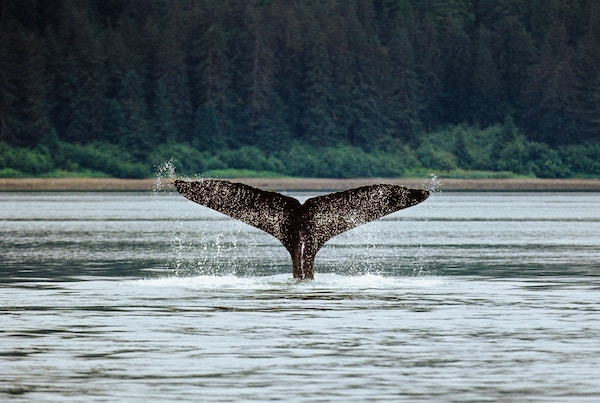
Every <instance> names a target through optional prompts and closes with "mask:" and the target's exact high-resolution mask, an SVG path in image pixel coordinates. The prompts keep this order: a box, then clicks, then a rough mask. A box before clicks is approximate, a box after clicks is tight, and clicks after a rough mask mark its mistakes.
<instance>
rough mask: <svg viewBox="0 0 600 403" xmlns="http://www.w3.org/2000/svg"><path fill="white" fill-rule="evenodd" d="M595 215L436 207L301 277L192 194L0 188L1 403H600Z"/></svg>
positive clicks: (518, 199) (579, 206) (526, 198)
mask: <svg viewBox="0 0 600 403" xmlns="http://www.w3.org/2000/svg"><path fill="white" fill-rule="evenodd" d="M295 196H297V197H298V198H301V199H303V198H306V197H307V196H308V194H297V195H295ZM599 205H600V194H597V193H563V194H557V193H531V194H524V193H519V194H512V193H441V194H436V195H434V196H433V197H432V198H430V200H428V201H427V202H425V203H423V204H422V205H419V206H416V207H413V208H410V209H407V210H403V211H401V212H399V213H396V214H394V215H392V216H389V217H388V218H386V219H384V220H380V221H377V222H374V223H371V224H368V225H366V226H363V227H359V228H357V229H355V230H353V231H350V232H348V233H345V234H342V235H340V236H338V237H336V238H334V239H333V240H331V241H330V243H328V244H327V245H326V246H325V247H324V248H323V249H322V250H321V252H320V253H319V255H318V256H317V261H316V277H315V280H314V281H311V282H300V283H298V282H295V281H294V280H292V278H291V262H290V260H289V256H288V255H287V252H286V251H285V249H284V248H283V247H282V246H281V245H279V244H278V243H277V241H276V240H275V239H274V238H272V237H270V236H269V235H267V234H264V233H262V232H260V231H258V230H255V229H253V228H251V227H248V226H246V225H244V224H241V223H238V222H235V221H232V220H229V219H227V218H225V217H224V216H222V215H220V214H218V213H214V212H212V211H210V210H207V209H204V208H201V207H200V206H198V205H195V204H193V203H191V202H188V201H186V200H185V199H183V198H181V197H179V196H177V195H169V194H159V195H153V194H150V193H148V194H144V193H1V194H0V253H1V255H0V259H1V260H0V309H1V315H0V340H2V342H1V343H0V400H14V401H60V402H62V401H140V402H141V401H150V400H151V401H231V402H238V401H268V400H283V401H402V400H409V401H423V400H430V401H531V400H537V401H557V402H559V401H560V402H562V401H575V400H576V401H590V402H591V401H598V399H600V383H599V382H598V379H599V378H600V304H599V303H600V276H599V266H600V264H599V262H600V251H599V249H600V248H599V246H600V209H599V208H598V206H599Z"/></svg>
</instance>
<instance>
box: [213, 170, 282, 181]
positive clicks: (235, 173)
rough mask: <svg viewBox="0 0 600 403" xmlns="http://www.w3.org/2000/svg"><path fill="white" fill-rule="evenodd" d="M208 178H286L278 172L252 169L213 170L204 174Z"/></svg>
mask: <svg viewBox="0 0 600 403" xmlns="http://www.w3.org/2000/svg"><path fill="white" fill-rule="evenodd" d="M203 176H205V177H207V178H224V179H227V178H284V177H285V175H282V174H280V173H278V172H273V171H255V170H252V169H211V170H209V171H206V172H204V173H203Z"/></svg>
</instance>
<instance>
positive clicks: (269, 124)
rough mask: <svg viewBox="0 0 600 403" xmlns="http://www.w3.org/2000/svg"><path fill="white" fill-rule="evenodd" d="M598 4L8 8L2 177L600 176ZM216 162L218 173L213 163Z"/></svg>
mask: <svg viewBox="0 0 600 403" xmlns="http://www.w3.org/2000/svg"><path fill="white" fill-rule="evenodd" d="M598 155H600V3H599V2H598V0H529V1H522V0H344V1H342V0H319V1H316V0H295V1H289V0H262V1H261V0H190V1H183V0H181V1H177V0H152V1H148V0H96V1H94V0H52V1H50V0H2V1H0V174H1V175H3V176H20V175H60V174H65V175H66V174H69V173H72V172H80V173H83V174H86V175H102V174H106V175H110V176H118V177H143V176H149V175H151V171H152V167H153V166H154V165H156V164H160V163H161V162H164V161H166V160H168V159H169V158H171V157H174V158H175V159H176V160H177V164H178V167H179V169H180V172H186V173H202V172H212V173H213V174H214V173H222V174H223V175H226V173H227V172H232V171H227V170H231V169H237V170H238V171H235V173H238V174H239V173H242V172H246V171H241V170H244V169H245V170H253V172H251V174H253V173H254V174H257V172H254V171H258V172H261V173H263V174H264V173H265V172H271V173H273V174H276V173H278V174H286V175H295V176H333V177H347V176H401V175H415V174H416V175H420V174H422V173H423V172H426V171H429V170H437V171H440V172H447V173H452V172H453V173H454V174H457V173H460V172H463V173H464V172H467V171H468V172H480V171H486V172H492V171H493V172H496V174H497V175H503V174H509V172H510V173H513V174H521V175H530V176H531V175H536V176H545V177H563V176H593V175H596V176H597V175H600V161H598V160H599V158H598ZM216 170H218V171H216Z"/></svg>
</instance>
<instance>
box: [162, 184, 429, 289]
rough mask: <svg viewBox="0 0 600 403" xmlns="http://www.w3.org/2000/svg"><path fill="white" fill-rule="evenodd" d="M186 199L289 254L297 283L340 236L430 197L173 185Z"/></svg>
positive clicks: (373, 189) (383, 190) (413, 192)
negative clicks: (304, 196) (301, 196)
mask: <svg viewBox="0 0 600 403" xmlns="http://www.w3.org/2000/svg"><path fill="white" fill-rule="evenodd" d="M173 183H174V185H175V187H176V188H177V191H178V192H179V193H181V195H182V196H184V197H185V198H187V199H189V200H191V201H193V202H195V203H198V204H200V205H203V206H205V207H208V208H211V209H213V210H216V211H218V212H220V213H223V214H225V215H228V216H230V217H232V218H235V219H237V220H240V221H242V222H244V223H246V224H249V225H252V226H254V227H256V228H259V229H261V230H263V231H265V232H267V233H269V234H271V235H273V236H274V237H275V238H277V239H278V240H279V241H280V242H281V243H282V244H283V245H284V246H285V248H286V249H287V250H288V252H289V253H290V256H291V257H292V262H293V266H294V268H293V275H294V277H295V278H300V279H312V278H314V259H315V256H316V254H317V252H318V251H319V249H321V247H322V246H323V245H324V244H325V243H326V242H327V241H328V240H330V239H331V238H333V237H334V236H336V235H339V234H341V233H342V232H345V231H348V230H350V229H352V228H356V227H358V226H359V225H362V224H366V223H368V222H370V221H373V220H376V219H378V218H381V217H383V216H386V215H388V214H391V213H393V212H396V211H398V210H401V209H404V208H407V207H411V206H414V205H416V204H419V203H421V202H422V201H424V200H425V199H427V197H429V192H428V191H426V190H422V189H408V188H405V187H403V186H397V185H387V184H383V185H370V186H362V187H358V188H355V189H349V190H345V191H342V192H335V193H330V194H326V195H322V196H317V197H313V198H310V199H308V200H306V202H305V203H304V204H300V202H299V201H298V200H296V199H294V198H293V197H289V196H285V195H282V194H280V193H276V192H269V191H265V190H261V189H257V188H254V187H251V186H248V185H245V184H242V183H234V182H229V181H225V180H217V179H203V180H199V181H186V180H175V181H174V182H173Z"/></svg>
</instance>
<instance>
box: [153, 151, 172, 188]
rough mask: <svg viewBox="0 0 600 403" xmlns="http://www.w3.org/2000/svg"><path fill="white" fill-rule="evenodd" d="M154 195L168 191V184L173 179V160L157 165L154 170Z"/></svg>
mask: <svg viewBox="0 0 600 403" xmlns="http://www.w3.org/2000/svg"><path fill="white" fill-rule="evenodd" d="M154 177H155V180H154V187H153V188H152V191H153V192H154V193H160V192H162V191H166V190H168V186H169V184H170V183H171V182H172V181H173V180H174V179H175V159H173V158H171V159H169V160H168V161H167V162H163V163H162V164H160V165H157V166H156V167H155V170H154Z"/></svg>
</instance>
